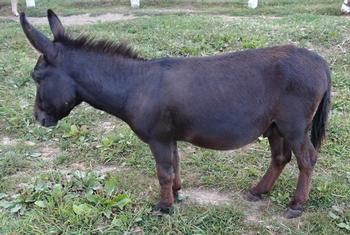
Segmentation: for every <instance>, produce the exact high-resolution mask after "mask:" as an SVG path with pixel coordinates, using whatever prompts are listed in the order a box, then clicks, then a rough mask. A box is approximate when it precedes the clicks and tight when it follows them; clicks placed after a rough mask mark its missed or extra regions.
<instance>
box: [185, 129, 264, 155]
mask: <svg viewBox="0 0 350 235" xmlns="http://www.w3.org/2000/svg"><path fill="white" fill-rule="evenodd" d="M267 127H268V126H267ZM267 127H266V128H265V127H258V128H250V129H248V128H247V129H242V130H241V129H238V130H237V129H236V130H231V131H230V129H226V130H222V131H220V130H216V131H215V132H212V133H209V132H208V131H198V132H195V131H194V132H192V133H188V134H189V135H188V136H186V137H185V138H184V140H185V141H187V142H190V143H192V144H194V145H196V146H199V147H203V148H209V149H216V150H230V149H237V148H240V147H243V146H244V145H247V144H249V143H251V142H253V141H254V140H256V139H257V138H258V137H259V136H261V135H262V134H263V132H264V131H265V130H266V129H267Z"/></svg>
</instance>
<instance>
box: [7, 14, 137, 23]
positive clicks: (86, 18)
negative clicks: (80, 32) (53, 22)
mask: <svg viewBox="0 0 350 235" xmlns="http://www.w3.org/2000/svg"><path fill="white" fill-rule="evenodd" d="M134 18H136V16H134V15H124V14H118V13H114V14H112V13H107V14H103V15H98V16H91V15H90V14H83V15H71V16H61V17H60V20H61V22H62V23H63V25H65V26H70V25H86V24H96V23H101V22H113V21H123V20H131V19H134ZM0 19H10V20H14V21H17V22H19V19H18V17H15V16H9V17H0ZM27 19H28V21H29V22H30V23H31V24H33V25H47V24H48V21H47V18H46V17H27Z"/></svg>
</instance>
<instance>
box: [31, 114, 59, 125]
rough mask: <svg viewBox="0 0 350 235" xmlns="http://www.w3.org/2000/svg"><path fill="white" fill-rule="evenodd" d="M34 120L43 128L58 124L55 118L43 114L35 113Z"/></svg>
mask: <svg viewBox="0 0 350 235" xmlns="http://www.w3.org/2000/svg"><path fill="white" fill-rule="evenodd" d="M35 119H36V120H37V121H38V122H39V123H40V125H42V126H44V127H53V126H56V125H57V122H58V120H57V119H56V118H54V117H51V116H48V115H45V114H44V113H43V112H39V113H35Z"/></svg>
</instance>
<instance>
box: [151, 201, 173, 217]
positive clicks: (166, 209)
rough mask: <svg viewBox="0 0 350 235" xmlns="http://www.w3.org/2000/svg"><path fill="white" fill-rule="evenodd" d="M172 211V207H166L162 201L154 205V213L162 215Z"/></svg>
mask: <svg viewBox="0 0 350 235" xmlns="http://www.w3.org/2000/svg"><path fill="white" fill-rule="evenodd" d="M169 213H170V207H165V206H163V205H162V204H161V203H157V204H156V205H154V206H153V212H152V214H153V215H157V216H162V215H164V214H169Z"/></svg>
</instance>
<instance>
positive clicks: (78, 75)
mask: <svg viewBox="0 0 350 235" xmlns="http://www.w3.org/2000/svg"><path fill="white" fill-rule="evenodd" d="M73 66H74V65H73ZM145 70H146V68H145V66H144V61H140V60H135V59H129V58H123V57H117V56H115V57H110V56H100V55H96V56H90V57H89V58H88V59H86V60H82V61H81V64H77V65H76V66H74V68H73V74H72V77H73V78H74V79H75V81H76V84H77V90H78V95H79V97H80V98H81V100H82V101H84V102H86V103H88V104H90V105H91V106H93V107H95V108H97V109H100V110H103V111H105V112H107V113H110V114H112V115H114V116H117V117H118V118H120V119H122V120H124V121H127V120H126V118H127V117H126V112H125V107H126V103H127V101H128V98H129V96H130V95H132V91H133V90H135V89H134V88H135V87H136V86H138V85H139V84H140V83H141V82H142V80H143V77H144V76H143V75H144V73H145Z"/></svg>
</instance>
